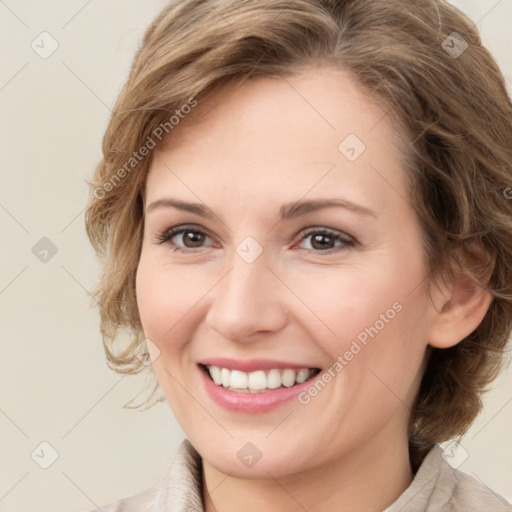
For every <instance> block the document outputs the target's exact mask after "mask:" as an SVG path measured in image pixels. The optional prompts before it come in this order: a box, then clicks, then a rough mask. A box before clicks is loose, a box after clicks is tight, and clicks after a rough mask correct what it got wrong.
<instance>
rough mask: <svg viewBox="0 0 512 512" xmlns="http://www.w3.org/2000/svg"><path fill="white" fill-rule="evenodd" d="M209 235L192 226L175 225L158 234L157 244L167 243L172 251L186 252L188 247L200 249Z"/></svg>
mask: <svg viewBox="0 0 512 512" xmlns="http://www.w3.org/2000/svg"><path fill="white" fill-rule="evenodd" d="M209 238H210V237H209V236H208V235H207V234H206V233H204V232H203V231H202V230H200V229H197V228H196V227H194V226H176V227H173V228H170V229H168V230H166V231H165V232H163V233H162V234H160V235H159V236H158V237H157V239H156V243H157V244H169V245H171V247H172V248H173V250H174V251H178V252H180V251H181V252H187V250H188V249H191V250H193V249H200V248H202V247H203V246H204V245H205V241H206V239H209Z"/></svg>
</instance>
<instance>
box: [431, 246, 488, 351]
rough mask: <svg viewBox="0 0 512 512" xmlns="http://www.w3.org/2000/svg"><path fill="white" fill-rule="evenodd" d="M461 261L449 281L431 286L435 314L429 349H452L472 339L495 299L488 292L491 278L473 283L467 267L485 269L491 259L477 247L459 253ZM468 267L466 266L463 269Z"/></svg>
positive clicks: (453, 266)
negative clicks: (470, 336)
mask: <svg viewBox="0 0 512 512" xmlns="http://www.w3.org/2000/svg"><path fill="white" fill-rule="evenodd" d="M457 256H458V259H457V260H456V261H455V262H454V263H453V264H452V265H451V270H452V275H451V276H450V278H449V279H444V280H442V281H439V282H436V283H435V284H433V286H432V294H431V298H432V302H433V304H434V307H435V310H436V313H434V320H433V321H432V323H431V326H430V332H429V338H428V341H429V345H431V346H432V347H435V348H449V347H453V346H455V345H457V343H459V342H461V341H462V340H463V339H464V338H466V337H467V336H469V335H470V334H471V333H472V332H473V331H474V330H475V329H476V328H477V327H478V326H479V325H480V323H481V322H482V320H483V318H484V316H485V314H486V313H487V311H488V309H489V306H490V305H491V302H492V296H491V294H490V292H489V291H488V288H486V286H487V284H488V281H489V279H488V278H489V276H485V278H484V279H482V280H481V281H478V280H477V279H475V278H473V279H471V278H470V277H469V274H468V271H467V270H465V269H464V266H465V265H468V266H470V267H474V266H481V265H485V264H486V263H487V262H488V261H489V259H490V258H489V255H488V254H487V253H486V252H485V251H484V250H483V249H482V248H481V247H477V246H475V245H473V246H471V248H470V250H469V251H468V248H466V249H465V250H460V251H457ZM464 264H465V265H464Z"/></svg>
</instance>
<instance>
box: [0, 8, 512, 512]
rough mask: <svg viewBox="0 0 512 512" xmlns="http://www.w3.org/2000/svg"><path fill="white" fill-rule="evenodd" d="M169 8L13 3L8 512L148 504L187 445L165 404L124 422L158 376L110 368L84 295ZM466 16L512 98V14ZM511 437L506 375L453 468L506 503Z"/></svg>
mask: <svg viewBox="0 0 512 512" xmlns="http://www.w3.org/2000/svg"><path fill="white" fill-rule="evenodd" d="M164 4H165V1H164V0H146V1H142V0H103V1H99V0H89V1H88V2H87V1H85V0H68V1H66V2H64V1H57V0H48V1H46V2H33V1H28V0H6V1H5V2H4V1H0V44H1V48H2V49H1V53H0V55H1V64H2V65H1V66H0V109H1V110H0V111H1V117H0V140H1V141H2V142H1V146H0V147H1V171H0V172H1V187H0V229H1V234H2V239H1V248H2V251H1V253H0V258H1V260H0V262H1V265H0V315H1V316H0V318H1V323H0V326H1V327H0V328H1V331H0V335H1V339H2V357H1V358H0V512H2V511H3V512H6V511H9V512H27V511H38V512H50V511H51V512H64V511H66V512H73V511H75V512H76V511H79V510H83V509H89V508H93V507H94V506H95V505H101V504H104V503H107V502H109V501H112V500H114V499H118V498H120V497H122V496H126V495H129V494H133V493H135V492H138V491H140V490H143V489H145V488H147V487H149V486H151V485H153V484H154V483H155V482H156V481H157V480H158V479H159V478H160V475H161V473H162V471H163V468H164V466H165V464H166V463H167V461H168V460H169V458H170V457H171V455H172V453H173V452H174V450H175V448H176V446H177V445H178V444H179V442H180V441H181V439H182V438H183V434H182V432H181V430H180V428H179V427H178V426H177V425H176V423H175V421H174V420H173V418H172V414H171V413H170V411H169V409H168V406H167V405H166V404H159V405H158V406H156V407H154V408H152V409H150V410H148V411H146V412H143V413H141V412H137V411H134V410H126V409H123V408H122V405H123V404H124V403H125V402H127V401H128V400H129V399H130V398H132V397H133V396H135V395H136V394H137V393H138V392H139V391H140V390H141V389H142V387H143V386H144V383H145V378H144V376H142V375H141V376H136V377H125V376H121V375H118V374H115V373H113V372H111V371H110V370H109V369H108V368H107V366H106V363H105V358H104V353H103V349H102V345H101V340H100V337H99V334H98V315H97V312H96V311H95V309H94V308H92V307H91V300H90V298H89V297H88V294H87V290H90V289H91V288H92V286H93V283H94V282H95V279H96V278H97V275H98V264H97V263H96V262H95V259H94V254H93V252H92V250H91V248H90V247H89V244H88V241H87V239H86V236H85V232H84V222H83V208H84V204H85V201H86V197H87V187H86V185H85V183H84V179H85V178H86V177H88V176H90V175H91V172H92V170H93V168H94V166H95V164H96V163H97V161H98V160H99V158H100V144H101V138H102V135H103V131H104V129H105V126H106V123H107V120H108V116H109V114H110V111H109V108H111V107H112V106H113V103H114V100H115V97H116V95H117V93H118V92H119V89H120V87H121V84H122V82H123V80H124V78H125V76H126V74H127V72H128V68H129V64H130V61H131V58H132V56H133V53H134V51H135V49H136V46H137V44H138V42H139V40H140V37H141V36H142V34H143V31H144V29H145V27H146V26H147V24H148V23H149V22H150V20H151V19H152V18H153V16H154V15H155V14H156V13H157V12H158V10H159V9H160V7H162V6H163V5H164ZM457 4H458V5H459V6H461V7H462V8H464V9H466V10H467V12H468V13H469V14H470V15H471V16H472V18H473V20H474V21H475V22H477V23H478V26H479V28H480V29H481V30H482V32H483V37H484V41H485V43H486V44H487V45H488V47H489V48H490V49H491V51H492V52H493V53H494V54H495V55H496V57H497V59H498V61H499V63H500V64H501V66H502V68H503V70H504V73H505V74H506V75H507V79H508V82H509V84H511V83H512V79H511V78H512V59H511V55H510V48H512V39H511V31H510V26H509V23H510V22H509V20H510V19H512V0H501V1H500V2H499V1H497V0H489V1H484V0H478V2H477V1H476V0H475V1H460V2H457ZM43 31H47V32H49V33H50V34H51V37H52V38H54V39H55V40H56V41H57V42H58V45H59V46H58V48H57V50H56V51H55V52H54V53H53V54H52V55H51V56H50V57H48V58H47V59H43V58H41V57H40V56H39V55H38V54H37V53H36V52H35V51H34V50H33V49H32V47H31V43H32V41H33V40H34V39H36V38H37V36H39V34H40V33H41V32H43ZM43 37H47V36H43ZM38 41H40V38H39V39H36V44H37V42H38ZM45 41H46V43H45V49H46V50H48V49H49V48H51V46H50V44H51V41H50V39H45ZM39 44H40V48H39V51H43V50H44V49H43V48H41V46H42V44H41V43H39ZM511 185H512V183H511ZM43 237H47V238H48V239H50V240H51V242H52V243H53V244H54V246H55V248H56V250H57V252H56V254H55V255H53V256H52V253H51V249H50V252H49V253H48V255H47V260H48V261H47V262H42V261H40V260H39V259H38V258H37V257H36V255H34V254H33V252H32V248H33V247H34V245H35V244H36V243H37V242H38V241H39V240H40V239H41V238H43ZM40 243H42V244H43V246H41V247H43V249H41V248H40V250H44V248H45V246H44V244H45V243H48V242H40ZM46 248H47V249H48V247H46ZM40 256H41V257H42V256H43V254H40ZM511 427H512V372H511V371H509V372H508V374H506V373H505V374H503V376H502V377H501V378H500V380H499V381H498V382H497V385H496V389H495V390H494V391H493V392H492V393H490V394H489V395H488V396H487V399H486V407H485V411H484V413H483V414H482V415H481V417H479V419H478V420H477V422H476V424H475V425H474V427H473V428H472V430H471V432H470V433H469V434H468V435H467V436H466V438H465V439H464V441H463V448H464V450H459V452H457V454H456V456H455V458H454V459H452V461H453V463H454V464H457V465H459V464H460V468H461V469H463V470H465V471H467V472H469V473H472V474H474V475H475V476H477V477H478V478H480V479H481V480H482V481H484V482H485V483H486V484H487V485H489V486H492V487H493V488H495V489H496V490H497V491H499V492H501V493H502V494H503V495H505V496H507V497H508V498H509V499H512V435H511ZM43 441H46V442H47V443H49V444H50V445H51V446H52V447H53V449H54V450H56V451H57V452H58V458H57V459H56V461H55V462H54V463H53V464H52V465H51V466H50V467H49V468H48V469H42V468H41V467H40V466H39V465H38V463H39V464H43V463H44V462H45V461H47V462H48V461H50V460H51V459H50V457H51V453H52V448H49V447H48V446H46V445H43V446H42V447H41V446H40V443H41V442H43ZM34 450H36V451H35V453H34V455H33V458H32V457H31V453H32V452H33V451H34ZM466 457H467V458H466ZM36 461H37V463H36Z"/></svg>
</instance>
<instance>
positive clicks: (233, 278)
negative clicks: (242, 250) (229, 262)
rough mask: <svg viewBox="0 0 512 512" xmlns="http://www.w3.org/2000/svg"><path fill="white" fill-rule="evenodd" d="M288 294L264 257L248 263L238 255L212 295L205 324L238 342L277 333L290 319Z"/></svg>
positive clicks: (224, 336) (225, 337)
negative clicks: (286, 295) (286, 296)
mask: <svg viewBox="0 0 512 512" xmlns="http://www.w3.org/2000/svg"><path fill="white" fill-rule="evenodd" d="M285 291H286V290H285V288H284V286H283V284H282V283H281V282H280V281H279V279H278V278H277V277H276V275H275V274H274V273H273V272H272V271H271V270H270V269H269V268H268V267H267V262H266V260H265V259H264V258H263V257H262V256H260V257H259V258H258V259H256V261H254V262H252V263H247V262H246V261H244V260H243V259H242V258H240V257H238V255H235V258H234V262H233V266H232V268H231V270H230V271H229V272H228V273H227V275H226V276H225V277H224V278H223V279H222V280H221V282H220V283H219V284H218V285H217V286H216V287H215V288H214V289H213V290H212V292H211V294H210V297H211V300H212V302H211V305H210V308H209V311H208V313H207V315H206V324H207V325H208V326H209V327H211V328H212V329H214V330H215V331H217V332H218V333H219V334H220V335H221V336H222V337H223V338H224V339H227V340H231V341H239V342H243V341H245V342H251V341H255V340H256V339H257V338H258V336H261V335H262V334H263V333H271V332H278V331H280V330H281V329H282V328H283V327H284V326H285V325H286V322H287V318H288V314H287V311H286V307H285V300H286V299H285V297H284V293H285Z"/></svg>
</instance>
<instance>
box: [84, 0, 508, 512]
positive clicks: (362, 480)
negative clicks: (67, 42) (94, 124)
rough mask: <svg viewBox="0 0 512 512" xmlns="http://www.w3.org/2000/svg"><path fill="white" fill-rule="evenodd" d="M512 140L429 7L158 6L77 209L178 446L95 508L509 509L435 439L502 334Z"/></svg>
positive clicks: (461, 36) (108, 325)
mask: <svg viewBox="0 0 512 512" xmlns="http://www.w3.org/2000/svg"><path fill="white" fill-rule="evenodd" d="M511 148H512V105H511V102H510V99H509V97H508V96H507V92H506V88H505V85H504V79H503V76H502V74H501V72H500V70H499V69H498V67H497V65H496V63H495V61H494V60H493V58H492V57H491V56H490V54H489V53H488V52H487V50H485V49H484V48H483V47H482V46H481V43H480V39H479V35H478V34H477V32H476V29H475V28H474V26H473V25H472V24H471V22H470V21H469V20H468V19H467V18H465V17H464V16H463V15H462V14H461V13H460V12H459V11H458V10H456V9H455V8H454V7H452V6H450V5H449V4H447V3H445V2H443V1H440V0H420V1H418V2H406V1H405V0H385V1H381V2H369V1H362V0H359V1H358V0H352V1H341V0H314V1H306V0H286V1H284V0H258V1H253V2H248V1H243V0H233V1H230V2H225V1H221V0H212V1H203V0H184V1H181V2H173V3H170V4H169V5H168V6H167V7H166V8H165V9H164V10H163V11H162V13H161V14H160V15H159V16H158V17H157V18H156V20H155V21H154V22H153V23H152V24H151V26H150V27H149V29H148V30H147V33H146V35H145V38H144V41H143V44H142V46H141V48H140V50H139V52H138V54H137V56H136V58H135V61H134V63H133V67H132V70H131V73H130V75H129V77H128V80H127V83H126V84H125V86H124V88H123V90H122V92H121V94H120V96H119V99H118V102H117V104H116V107H115V109H114V114H113V116H112V119H111V121H110V124H109V126H108V128H107V132H106V134H105V137H104V141H103V153H104V158H103V160H102V162H101V163H100V164H99V166H98V168H97V170H96V174H95V177H94V180H93V182H92V183H91V191H92V196H91V200H90V203H89V205H88V209H87V216H86V222H87V230H88V234H89V236H90V238H91V241H92V243H93V245H94V247H95V249H96V250H97V251H98V253H99V254H100V255H102V256H103V257H104V261H105V265H104V274H103V277H102V280H101V283H100V286H99V288H98V291H97V297H98V300H99V304H100V306H101V324H102V334H103V337H104V344H105V348H106V351H107V356H108V360H109V362H110V364H111V366H112V367H113V368H115V369H116V370H118V371H122V372H125V373H126V372H132V373H136V372H138V371H140V370H141V369H143V368H145V367H146V366H147V365H148V364H150V361H149V360H151V363H152V366H151V368H152V371H154V374H155V376H156V378H157V385H159V387H160V388H161V389H162V391H163V393H164V395H165V397H166V399H167V401H168V403H169V405H170V407H171V408H172V410H173V413H174V415H175V416H176V418H177V420H178V422H179V423H180V425H181V427H182V429H183V431H184V432H185V434H186V436H187V440H186V441H185V442H184V443H183V444H182V445H181V447H180V449H179V451H178V453H177V454H176V458H175V459H174V461H173V463H172V464H171V466H170V467H169V468H168V470H167V471H166V473H165V475H164V476H163V477H162V480H161V481H160V482H159V483H158V484H157V485H155V486H154V487H153V488H151V489H149V490H147V491H145V492H143V493H140V494H138V495H135V496H130V497H127V498H124V499H122V500H118V501H116V502H115V503H111V504H110V505H108V506H106V507H102V510H104V511H117V512H121V511H123V512H124V511H139V510H152V511H153V510H154V511H156V510H169V511H171V510H172V511H173V512H175V511H192V510H194V511H202V510H204V511H207V512H212V511H217V512H227V511H231V510H237V511H239V510H251V511H252V510H263V509H264V510H269V511H273V510H276V511H277V510H279V511H295V510H307V511H310V512H321V511H324V510H344V511H349V512H356V511H357V512H359V511H365V512H368V511H375V512H377V511H383V510H385V511H386V512H398V511H400V510H404V511H405V510H407V511H426V510H429V511H430V510H436V511H437V510H453V511H459V510H460V511H464V512H467V511H473V510H474V511H477V510H478V511H481V510H486V511H510V510H511V506H510V504H508V503H507V502H506V501H505V499H504V498H502V497H500V496H498V495H497V494H495V493H493V492H492V491H491V490H490V489H488V488H486V487H485V486H483V485H482V484H480V483H479V482H477V481H476V480H475V479H473V478H471V477H469V476H468V475H465V474H463V473H461V472H459V471H456V470H454V469H452V468H451V467H450V466H449V465H448V464H447V463H446V462H445V461H444V459H443V456H442V455H443V452H442V450H441V448H440V447H439V446H438V443H440V442H443V441H447V440H450V439H452V438H457V437H459V436H461V435H463V434H464V433H465V432H466V431H467V429H468V428H469V426H470V424H471V423H472V421H473V420H474V418H475V417H476V415H477V414H478V412H479V410H480V408H481V398H480V397H481V394H482V392H483V390H484V389H485V387H486V386H487V385H488V384H489V383H490V382H491V381H492V380H493V379H494V378H495V377H496V375H497V373H498V371H499V368H500V365H501V363H502V359H503V350H504V347H505V344H506V341H507V336H508V334H509V333H510V330H511V321H512V300H511V291H512V269H511V268H510V265H509V264H508V261H510V258H511V256H512V237H511V236H510V235H511V228H512V202H511V201H510V200H509V199H507V193H506V191H507V190H508V187H510V182H511V179H512V149H511ZM120 328H129V329H130V330H131V332H132V333H133V342H132V343H131V345H130V346H129V347H128V348H127V349H125V350H124V351H121V350H116V347H115V344H112V342H113V341H114V340H115V338H116V334H117V332H118V330H119V329H120Z"/></svg>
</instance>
